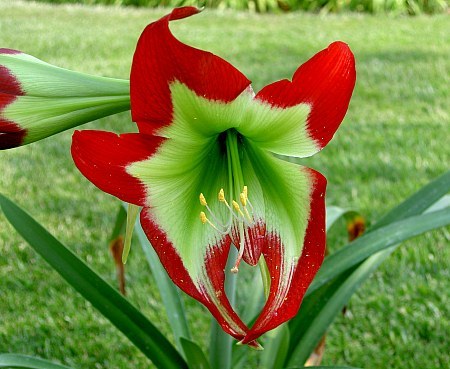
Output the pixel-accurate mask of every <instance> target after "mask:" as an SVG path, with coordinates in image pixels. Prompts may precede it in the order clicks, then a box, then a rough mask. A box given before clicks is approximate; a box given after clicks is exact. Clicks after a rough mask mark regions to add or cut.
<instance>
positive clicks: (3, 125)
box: [0, 66, 27, 150]
mask: <svg viewBox="0 0 450 369" xmlns="http://www.w3.org/2000/svg"><path fill="white" fill-rule="evenodd" d="M4 69H5V68H4ZM3 82H5V75H4V74H2V67H1V66H0V90H1V89H2V88H4V89H5V90H6V88H5V86H6V85H5V86H4V85H2V83H3ZM9 86H12V85H9ZM9 91H10V92H13V91H12V89H9ZM15 99H16V96H14V95H11V94H9V93H2V92H0V150H5V149H11V148H13V147H17V146H20V145H21V144H22V143H23V140H24V138H25V136H26V134H27V130H26V129H23V128H21V127H20V126H19V125H18V124H16V123H14V122H11V121H10V120H7V119H4V118H3V110H4V109H5V108H6V106H7V105H9V104H11V103H12V102H14V100H15Z"/></svg>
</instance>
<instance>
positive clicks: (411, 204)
mask: <svg viewBox="0 0 450 369" xmlns="http://www.w3.org/2000/svg"><path fill="white" fill-rule="evenodd" d="M448 173H450V172H448ZM448 173H446V174H444V175H443V176H441V177H439V178H437V179H436V180H434V181H432V182H431V183H430V184H428V185H427V186H425V187H423V188H422V189H421V190H419V191H418V192H417V193H416V194H414V195H413V196H411V197H410V198H408V199H407V200H406V201H404V202H403V203H402V204H400V205H399V206H397V207H396V208H394V209H392V210H391V211H390V212H389V213H388V214H386V216H385V217H383V219H389V220H390V221H398V220H402V219H405V218H407V217H408V216H412V215H418V214H420V213H422V212H424V211H426V210H427V209H429V207H430V206H431V205H432V204H434V205H437V203H436V200H437V199H439V198H440V197H441V196H444V194H445V193H447V191H448V190H449V187H450V181H449V179H450V178H449V176H448ZM441 200H446V199H445V198H441ZM441 200H440V201H439V203H441V202H442V203H443V205H442V206H441V205H440V206H434V209H433V210H439V209H445V208H446V207H448V201H441ZM410 209H414V210H413V211H412V210H410ZM379 224H380V225H379ZM383 225H386V223H385V222H384V221H383V222H379V223H377V224H376V225H375V226H373V227H372V228H371V229H370V231H373V230H376V229H378V228H381V227H382V226H383ZM370 231H369V232H370ZM397 246H398V244H397V245H394V246H390V247H389V248H387V249H384V250H383V251H380V252H378V253H376V254H375V255H373V256H371V257H370V258H368V259H367V260H366V261H364V262H362V263H360V264H356V265H354V266H352V267H350V268H348V269H347V270H345V271H344V272H342V273H341V274H339V275H338V276H336V277H334V279H332V280H331V281H329V282H327V283H326V284H324V285H322V286H321V287H320V288H318V289H316V290H314V291H313V292H312V293H310V294H309V295H308V296H307V297H306V298H305V300H304V301H303V304H302V308H301V310H300V312H299V314H298V315H297V316H296V317H295V318H294V319H293V320H291V322H290V323H289V327H290V328H291V345H290V347H289V355H288V360H287V361H288V363H286V364H289V365H290V366H291V365H303V363H304V362H305V360H306V359H307V357H308V356H309V354H310V352H311V351H312V349H313V348H314V346H315V344H316V343H317V342H318V341H319V339H320V338H321V337H322V335H323V334H324V333H325V331H326V329H327V327H328V326H329V325H330V324H331V322H332V321H333V319H334V318H335V316H336V314H337V313H338V312H339V311H341V309H342V306H344V305H345V303H346V302H347V300H348V299H350V297H351V295H352V294H353V293H354V291H356V289H357V288H359V286H360V285H361V284H362V283H363V282H364V281H365V280H366V279H367V278H368V277H369V276H370V274H371V273H372V271H373V270H375V269H376V268H377V267H378V266H379V265H380V264H381V263H382V262H383V261H384V260H385V259H386V258H387V257H388V256H389V255H390V254H391V253H392V252H393V251H394V250H395V248H396V247H397ZM328 267H329V268H333V264H329V265H328Z"/></svg>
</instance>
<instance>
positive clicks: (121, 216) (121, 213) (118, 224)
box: [109, 204, 127, 241]
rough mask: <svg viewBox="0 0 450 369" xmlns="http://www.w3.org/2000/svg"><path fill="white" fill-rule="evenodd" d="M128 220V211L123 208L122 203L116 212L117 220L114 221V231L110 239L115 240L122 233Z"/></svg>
mask: <svg viewBox="0 0 450 369" xmlns="http://www.w3.org/2000/svg"><path fill="white" fill-rule="evenodd" d="M126 220H127V212H126V211H125V209H124V208H123V206H122V204H120V206H119V208H118V211H117V214H116V221H115V222H114V228H113V231H112V232H111V236H110V237H109V240H110V241H114V240H115V239H116V238H117V237H119V236H120V235H121V233H122V229H123V226H124V224H125V221H126Z"/></svg>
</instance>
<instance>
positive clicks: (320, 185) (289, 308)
mask: <svg viewBox="0 0 450 369" xmlns="http://www.w3.org/2000/svg"><path fill="white" fill-rule="evenodd" d="M308 171H309V173H310V175H311V177H312V178H313V180H314V182H315V184H314V189H313V193H312V195H311V214H310V217H309V221H308V226H307V229H306V235H305V240H304V246H303V251H302V255H301V257H300V260H299V262H298V264H297V266H296V268H295V271H294V275H293V277H292V283H291V285H290V286H289V290H288V293H287V295H286V297H285V299H284V300H283V301H281V302H277V296H278V292H279V291H278V289H279V285H280V282H281V275H280V268H279V265H280V264H281V260H282V254H281V252H282V247H281V246H282V245H281V244H280V239H279V238H277V237H271V238H269V237H268V239H267V244H266V247H265V248H264V250H263V254H264V258H265V260H266V262H267V267H268V269H269V272H270V276H271V285H270V294H269V298H268V300H267V302H266V304H265V306H264V308H263V310H262V311H261V314H260V316H259V317H258V319H257V320H256V322H255V324H254V325H253V326H252V327H251V329H250V331H249V333H248V334H247V336H246V337H245V339H244V340H243V341H242V343H247V342H250V341H253V340H255V339H256V338H258V337H259V336H261V335H262V334H263V333H265V332H267V331H269V330H271V329H273V328H275V327H277V326H278V325H280V324H281V323H283V322H285V321H287V320H289V319H291V318H293V317H294V316H295V315H296V314H297V312H298V309H299V308H300V304H301V302H302V300H303V296H304V295H305V293H306V290H307V289H308V287H309V285H310V284H311V282H312V280H313V278H314V276H315V275H316V273H317V271H318V270H319V268H320V266H321V264H322V261H323V258H324V255H325V242H326V240H325V188H326V179H325V177H324V176H322V175H321V174H320V173H319V172H316V171H314V170H312V169H308Z"/></svg>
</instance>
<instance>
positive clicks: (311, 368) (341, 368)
mask: <svg viewBox="0 0 450 369" xmlns="http://www.w3.org/2000/svg"><path fill="white" fill-rule="evenodd" d="M286 369H304V367H303V366H292V367H288V368H286ZM308 369H360V368H356V367H353V366H308Z"/></svg>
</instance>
